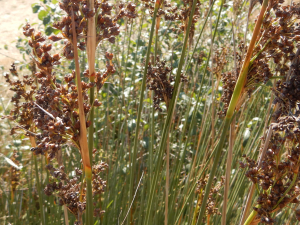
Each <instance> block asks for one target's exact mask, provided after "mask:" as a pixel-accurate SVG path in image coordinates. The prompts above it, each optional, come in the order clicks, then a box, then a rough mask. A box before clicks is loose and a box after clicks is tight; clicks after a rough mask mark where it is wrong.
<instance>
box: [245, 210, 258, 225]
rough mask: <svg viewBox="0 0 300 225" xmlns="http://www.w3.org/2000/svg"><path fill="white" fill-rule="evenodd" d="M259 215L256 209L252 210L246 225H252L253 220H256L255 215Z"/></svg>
mask: <svg viewBox="0 0 300 225" xmlns="http://www.w3.org/2000/svg"><path fill="white" fill-rule="evenodd" d="M256 215H257V212H256V211H255V210H253V211H252V212H251V214H250V215H249V217H248V218H247V220H246V222H245V223H244V225H250V224H251V222H252V221H253V220H254V218H255V216H256Z"/></svg>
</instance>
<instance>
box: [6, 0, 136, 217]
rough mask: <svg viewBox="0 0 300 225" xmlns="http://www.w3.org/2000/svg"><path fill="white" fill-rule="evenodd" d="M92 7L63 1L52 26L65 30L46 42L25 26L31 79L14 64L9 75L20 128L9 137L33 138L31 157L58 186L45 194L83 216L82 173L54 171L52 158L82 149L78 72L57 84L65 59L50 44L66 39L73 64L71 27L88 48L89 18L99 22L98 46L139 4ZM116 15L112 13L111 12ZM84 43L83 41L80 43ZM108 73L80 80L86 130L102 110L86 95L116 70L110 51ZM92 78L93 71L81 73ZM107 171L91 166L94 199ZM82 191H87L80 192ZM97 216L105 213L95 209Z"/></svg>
mask: <svg viewBox="0 0 300 225" xmlns="http://www.w3.org/2000/svg"><path fill="white" fill-rule="evenodd" d="M94 3H95V4H94V8H92V9H91V8H89V6H88V3H87V1H79V0H63V1H61V3H59V6H60V8H61V9H62V10H63V11H65V12H66V16H64V17H62V19H61V21H59V22H56V23H54V25H53V26H54V27H55V28H56V29H59V30H60V31H61V34H62V36H56V35H52V36H50V37H49V38H46V37H45V36H43V35H42V34H41V32H36V31H35V29H34V28H32V27H31V26H30V25H29V24H26V25H25V26H24V27H23V34H24V35H25V36H26V37H28V39H29V40H28V44H29V46H30V47H31V48H32V59H33V65H32V66H31V68H32V69H33V70H32V75H24V76H23V77H21V76H19V75H18V72H17V70H16V67H15V65H14V64H13V65H12V67H11V69H10V72H11V74H12V76H10V75H9V74H5V75H4V77H5V79H6V82H7V83H8V84H9V85H10V90H11V91H13V92H14V96H13V97H12V102H13V103H14V107H13V109H12V110H11V113H10V115H9V116H8V117H7V118H9V119H11V120H14V121H15V122H16V123H17V124H18V125H17V126H15V127H13V128H12V131H11V133H12V134H13V133H16V131H18V130H22V131H25V134H26V135H27V136H30V137H31V139H32V138H34V140H35V143H36V145H35V144H33V146H32V148H31V151H32V152H33V154H35V155H38V154H41V155H45V156H47V158H48V160H49V161H50V162H51V164H49V165H48V166H47V169H48V170H49V172H50V174H51V175H52V177H53V179H54V182H50V183H49V184H48V185H47V187H46V188H45V189H44V191H45V193H46V194H47V195H51V194H53V193H55V194H56V195H57V196H58V197H59V199H60V200H59V203H60V204H61V205H63V204H66V205H67V207H68V208H69V210H70V211H71V212H72V213H74V214H76V215H77V214H78V213H79V214H82V212H83V211H84V210H85V204H86V203H85V184H83V186H82V185H81V183H80V182H79V181H80V180H81V179H80V176H81V174H82V171H81V170H79V169H75V173H76V176H75V177H73V178H70V177H69V176H68V173H67V172H66V171H64V167H63V166H61V167H59V169H58V168H55V167H54V166H53V165H54V164H53V161H52V160H53V159H55V158H56V157H57V156H58V153H59V151H61V149H62V146H63V145H64V144H72V145H73V146H75V147H77V148H78V150H79V151H80V149H81V146H80V142H79V136H80V121H79V105H78V89H77V86H76V84H75V71H72V72H71V73H69V74H65V75H63V78H62V79H61V80H59V78H57V77H56V76H55V72H54V68H55V66H57V65H59V64H60V63H61V55H60V54H53V53H52V51H53V50H52V42H56V41H59V40H64V47H63V51H62V56H63V57H65V58H66V59H68V60H70V59H73V58H74V45H75V43H73V34H74V32H73V30H74V29H73V28H74V27H75V32H76V34H75V35H76V37H77V46H75V47H77V48H78V49H80V50H82V51H83V50H85V46H86V37H87V32H88V30H87V29H88V27H87V22H88V18H91V17H93V16H95V18H96V37H97V45H98V44H99V43H100V42H102V41H103V40H108V41H109V42H111V43H114V42H115V37H116V36H117V35H119V33H120V30H119V25H118V24H117V21H118V20H120V19H122V18H124V17H127V18H129V19H132V18H135V17H137V14H136V12H135V7H136V6H135V4H133V3H131V2H128V3H127V4H124V3H120V4H119V5H118V6H117V5H114V6H113V5H110V3H109V2H108V1H106V0H104V1H101V2H100V1H95V2H94ZM113 8H115V9H116V11H117V13H116V14H115V15H112V9H113ZM82 40H83V41H82ZM105 57H106V59H107V64H106V70H105V71H103V72H97V71H96V72H95V73H94V74H92V75H93V76H94V79H93V82H84V81H82V82H81V89H82V93H81V94H82V97H83V108H84V114H85V118H86V121H85V123H86V127H89V126H90V124H91V121H89V120H88V118H89V117H88V115H89V112H90V110H91V108H92V107H97V106H100V105H101V103H100V102H99V101H98V100H97V99H96V100H95V101H94V102H93V103H90V101H89V95H88V92H89V91H90V89H91V88H93V87H96V88H97V91H99V90H100V89H101V88H102V86H103V84H104V82H105V81H106V79H107V78H108V77H109V75H110V74H113V73H115V72H116V70H115V68H114V65H113V62H112V61H113V54H112V53H108V52H107V53H106V54H105ZM83 74H84V76H87V77H89V71H88V70H86V71H84V72H83ZM106 168H107V165H106V164H105V163H100V164H97V165H94V166H92V188H93V190H92V191H93V194H94V195H100V194H101V193H102V192H103V191H104V188H105V186H106V182H105V181H103V180H102V179H101V177H100V172H102V171H103V170H104V169H106ZM82 187H83V189H82ZM94 213H95V214H96V215H100V214H101V213H102V211H101V210H100V209H97V208H95V212H94Z"/></svg>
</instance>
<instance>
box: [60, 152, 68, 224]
mask: <svg viewBox="0 0 300 225" xmlns="http://www.w3.org/2000/svg"><path fill="white" fill-rule="evenodd" d="M57 162H58V165H59V166H63V159H62V150H59V151H58V152H57ZM64 183H65V182H64V181H63V184H64ZM63 208H64V217H65V224H66V225H69V217H68V208H67V205H66V204H64V205H63Z"/></svg>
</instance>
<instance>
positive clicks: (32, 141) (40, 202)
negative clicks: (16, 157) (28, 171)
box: [29, 136, 46, 225]
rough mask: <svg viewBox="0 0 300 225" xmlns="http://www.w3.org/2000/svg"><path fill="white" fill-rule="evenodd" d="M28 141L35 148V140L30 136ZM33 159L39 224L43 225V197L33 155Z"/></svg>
mask: <svg viewBox="0 0 300 225" xmlns="http://www.w3.org/2000/svg"><path fill="white" fill-rule="evenodd" d="M29 139H30V143H31V147H33V148H35V147H36V142H35V138H34V137H32V136H30V137H29ZM33 159H34V166H35V178H36V187H37V190H38V193H39V204H40V216H41V222H42V225H45V224H46V223H45V216H44V205H43V196H42V190H41V184H40V179H39V170H38V165H37V159H36V155H35V154H33Z"/></svg>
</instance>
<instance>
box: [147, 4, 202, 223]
mask: <svg viewBox="0 0 300 225" xmlns="http://www.w3.org/2000/svg"><path fill="white" fill-rule="evenodd" d="M158 3H159V1H157V3H156V6H157V7H156V11H157V9H158V5H157V4H158ZM196 3H197V1H196V0H194V1H193V5H192V10H191V14H190V17H189V21H188V27H187V29H186V34H185V38H184V43H183V46H184V47H183V48H182V52H181V57H180V60H179V65H178V70H177V74H176V79H175V84H174V90H173V94H172V99H171V101H170V103H169V109H168V114H167V118H166V120H165V124H164V128H163V131H162V138H161V142H160V146H159V150H158V153H157V157H156V159H157V160H156V168H155V171H154V176H153V179H152V181H151V187H150V193H149V197H148V203H147V209H146V218H145V224H149V221H150V214H151V212H152V204H153V199H154V193H155V190H156V186H157V182H158V176H159V174H160V172H161V166H162V162H163V153H164V150H165V147H166V140H167V137H168V135H169V127H170V124H171V121H172V117H173V112H174V109H175V103H176V99H177V97H178V93H179V87H180V85H179V84H180V75H181V71H182V67H183V64H184V59H185V52H186V47H185V46H187V41H188V38H189V33H190V28H191V25H192V18H193V16H194V12H195V8H196ZM156 11H155V15H156Z"/></svg>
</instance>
